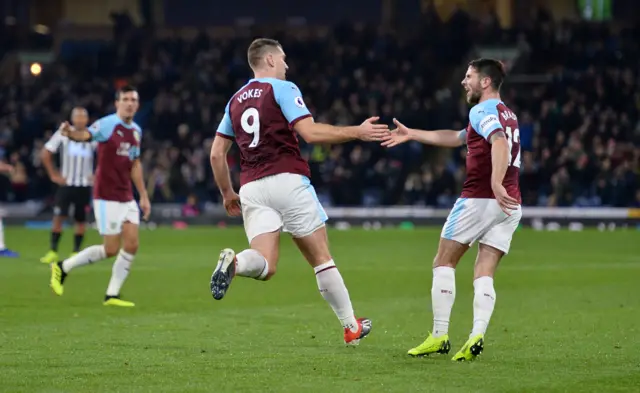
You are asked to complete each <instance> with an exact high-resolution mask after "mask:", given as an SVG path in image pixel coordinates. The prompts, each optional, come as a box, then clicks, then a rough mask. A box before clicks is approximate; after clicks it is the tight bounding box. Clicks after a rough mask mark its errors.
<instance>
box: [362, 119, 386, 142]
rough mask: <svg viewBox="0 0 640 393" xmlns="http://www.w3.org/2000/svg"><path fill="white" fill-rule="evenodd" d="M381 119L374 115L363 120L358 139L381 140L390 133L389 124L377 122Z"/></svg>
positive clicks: (366, 140) (367, 140)
mask: <svg viewBox="0 0 640 393" xmlns="http://www.w3.org/2000/svg"><path fill="white" fill-rule="evenodd" d="M379 119H380V117H379V116H373V117H370V118H368V119H367V120H365V121H364V122H362V124H360V127H359V130H358V131H359V132H358V139H360V140H361V141H365V142H372V141H381V140H382V139H383V138H384V137H386V136H388V135H389V126H388V125H386V124H375V122H376V121H378V120H379Z"/></svg>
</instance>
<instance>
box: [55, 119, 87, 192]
mask: <svg viewBox="0 0 640 393" xmlns="http://www.w3.org/2000/svg"><path fill="white" fill-rule="evenodd" d="M97 146H98V144H97V142H75V141H72V140H70V139H69V138H67V137H66V136H63V135H62V134H60V131H56V133H55V134H53V136H52V137H51V139H49V141H48V142H47V143H46V144H45V145H44V147H45V149H47V150H49V151H50V152H51V153H56V152H57V153H60V163H61V165H60V174H61V175H62V177H64V179H65V180H66V181H67V186H72V187H90V186H92V185H93V158H94V154H95V150H96V148H97Z"/></svg>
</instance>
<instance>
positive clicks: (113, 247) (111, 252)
mask: <svg viewBox="0 0 640 393" xmlns="http://www.w3.org/2000/svg"><path fill="white" fill-rule="evenodd" d="M119 251H120V247H118V245H117V244H113V243H107V244H105V245H104V252H105V254H106V256H107V258H111V257H115V256H116V255H118V252H119Z"/></svg>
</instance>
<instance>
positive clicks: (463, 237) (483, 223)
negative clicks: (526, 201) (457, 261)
mask: <svg viewBox="0 0 640 393" xmlns="http://www.w3.org/2000/svg"><path fill="white" fill-rule="evenodd" d="M520 218H522V207H518V210H515V211H513V212H512V213H511V215H510V216H508V215H507V214H505V212H503V211H502V209H500V205H498V201H496V200H495V199H488V198H487V199H485V198H458V200H457V201H456V203H455V204H454V205H453V209H451V213H449V217H447V222H446V223H445V224H444V228H442V235H441V236H442V237H443V238H445V239H449V240H455V241H457V242H458V243H462V244H469V245H470V244H473V242H475V241H478V242H480V243H482V244H486V245H488V246H491V247H493V248H497V249H498V250H500V251H502V252H504V253H505V254H506V253H508V252H509V247H510V246H511V238H512V237H513V233H514V232H515V230H516V228H517V227H518V224H519V223H520Z"/></svg>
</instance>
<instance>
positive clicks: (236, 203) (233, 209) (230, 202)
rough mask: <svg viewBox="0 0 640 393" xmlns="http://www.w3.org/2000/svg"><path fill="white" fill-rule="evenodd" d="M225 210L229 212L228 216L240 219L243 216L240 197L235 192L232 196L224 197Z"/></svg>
mask: <svg viewBox="0 0 640 393" xmlns="http://www.w3.org/2000/svg"><path fill="white" fill-rule="evenodd" d="M222 199H223V204H224V210H226V211H227V214H228V215H229V216H231V217H238V216H240V215H242V209H240V196H239V195H238V194H236V193H235V192H233V193H231V194H230V195H225V196H223V197H222Z"/></svg>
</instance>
